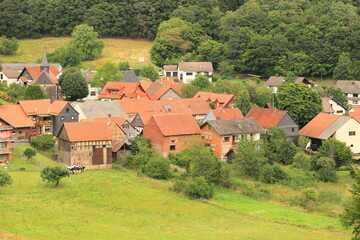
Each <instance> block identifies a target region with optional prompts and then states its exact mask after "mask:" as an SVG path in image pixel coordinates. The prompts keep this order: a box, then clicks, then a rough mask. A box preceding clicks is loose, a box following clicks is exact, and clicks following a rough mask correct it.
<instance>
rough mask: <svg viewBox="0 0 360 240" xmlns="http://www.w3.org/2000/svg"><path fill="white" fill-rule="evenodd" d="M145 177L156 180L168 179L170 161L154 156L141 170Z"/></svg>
mask: <svg viewBox="0 0 360 240" xmlns="http://www.w3.org/2000/svg"><path fill="white" fill-rule="evenodd" d="M141 170H142V172H143V173H145V174H146V175H147V176H149V177H152V178H156V179H169V178H170V177H171V176H172V174H171V168H170V161H169V160H167V159H166V158H164V157H162V156H155V157H153V158H151V159H150V160H149V162H148V163H147V164H146V165H144V166H143V167H142V168H141Z"/></svg>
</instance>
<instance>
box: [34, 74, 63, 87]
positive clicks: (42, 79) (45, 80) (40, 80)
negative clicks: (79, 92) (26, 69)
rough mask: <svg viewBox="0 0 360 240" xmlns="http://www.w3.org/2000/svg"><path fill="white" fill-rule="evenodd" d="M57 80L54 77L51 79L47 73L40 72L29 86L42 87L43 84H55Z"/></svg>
mask: <svg viewBox="0 0 360 240" xmlns="http://www.w3.org/2000/svg"><path fill="white" fill-rule="evenodd" d="M57 83H58V80H57V79H56V78H54V77H51V76H50V74H49V73H47V72H45V71H42V72H41V73H40V74H39V75H38V76H37V78H36V79H35V80H34V81H32V82H31V84H34V85H35V84H39V85H43V84H52V85H53V84H57Z"/></svg>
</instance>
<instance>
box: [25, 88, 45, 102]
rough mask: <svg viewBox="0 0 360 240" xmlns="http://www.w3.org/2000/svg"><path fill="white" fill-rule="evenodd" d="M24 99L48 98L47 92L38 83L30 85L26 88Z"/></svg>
mask: <svg viewBox="0 0 360 240" xmlns="http://www.w3.org/2000/svg"><path fill="white" fill-rule="evenodd" d="M24 97H25V99H45V98H49V96H48V94H47V93H46V92H45V91H44V90H43V89H42V88H41V87H40V86H39V85H30V86H28V87H27V88H26V90H25V94H24Z"/></svg>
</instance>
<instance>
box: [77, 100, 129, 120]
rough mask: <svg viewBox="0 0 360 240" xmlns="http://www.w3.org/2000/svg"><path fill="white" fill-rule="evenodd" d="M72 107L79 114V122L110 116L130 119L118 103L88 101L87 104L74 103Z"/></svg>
mask: <svg viewBox="0 0 360 240" xmlns="http://www.w3.org/2000/svg"><path fill="white" fill-rule="evenodd" d="M71 105H72V106H73V107H74V109H75V110H76V111H77V112H78V113H79V121H81V120H83V119H88V118H100V117H108V116H109V114H111V116H113V117H124V118H125V119H128V118H129V117H128V115H127V114H126V113H125V112H124V110H123V109H122V107H121V105H119V103H118V102H117V101H97V100H87V101H85V102H80V101H79V102H72V103H71Z"/></svg>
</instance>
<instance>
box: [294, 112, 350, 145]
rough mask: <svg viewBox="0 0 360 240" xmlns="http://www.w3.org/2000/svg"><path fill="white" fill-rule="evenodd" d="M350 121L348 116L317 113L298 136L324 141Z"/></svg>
mask: <svg viewBox="0 0 360 240" xmlns="http://www.w3.org/2000/svg"><path fill="white" fill-rule="evenodd" d="M350 119H351V117H349V116H343V115H341V116H339V115H334V114H327V113H319V114H318V115H317V116H316V117H315V118H313V119H312V120H311V121H310V122H309V123H308V124H306V125H305V126H304V127H303V128H302V129H301V130H300V131H299V135H302V136H306V137H312V138H318V139H323V140H326V139H328V138H329V137H331V135H333V134H334V133H335V132H336V131H337V130H338V129H339V128H340V127H341V126H343V125H344V124H345V123H346V122H347V121H349V120H350Z"/></svg>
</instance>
